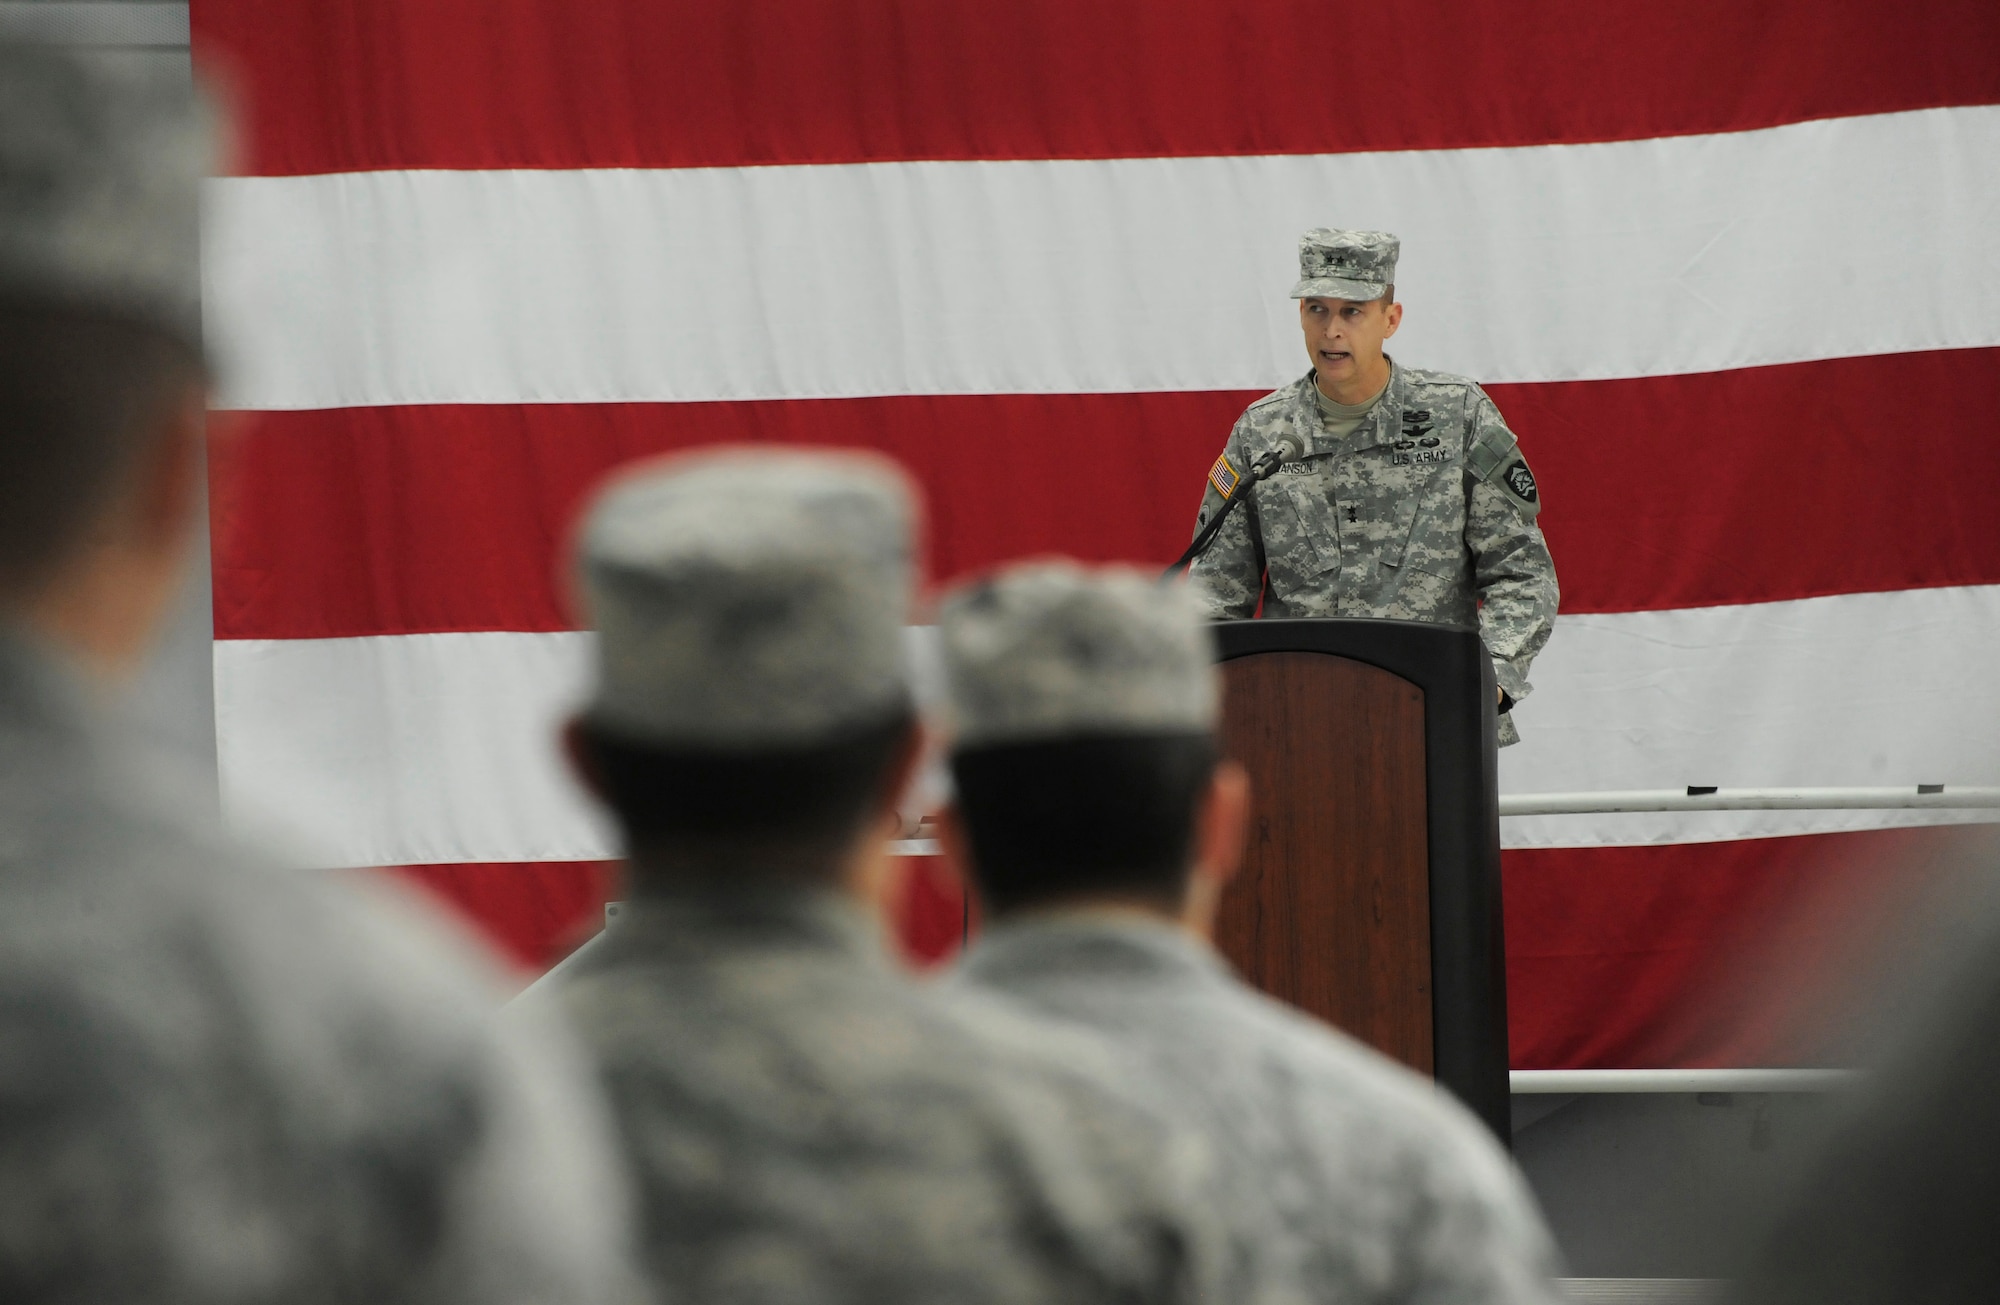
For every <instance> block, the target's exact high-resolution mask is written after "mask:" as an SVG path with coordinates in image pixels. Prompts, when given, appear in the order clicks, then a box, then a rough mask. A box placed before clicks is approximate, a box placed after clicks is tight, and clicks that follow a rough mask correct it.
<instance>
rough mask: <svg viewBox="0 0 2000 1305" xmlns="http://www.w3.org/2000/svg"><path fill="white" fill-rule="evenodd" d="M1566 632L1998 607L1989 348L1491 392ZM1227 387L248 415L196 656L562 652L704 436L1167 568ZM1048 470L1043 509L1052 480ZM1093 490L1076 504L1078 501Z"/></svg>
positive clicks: (1054, 543)
mask: <svg viewBox="0 0 2000 1305" xmlns="http://www.w3.org/2000/svg"><path fill="white" fill-rule="evenodd" d="M1492 393H1493V395H1494V397H1495V399H1496V400H1497V401H1498V402H1499V404H1500V407H1501V410H1502V411H1503V412H1504V413H1505V414H1506V415H1507V417H1508V419H1509V421H1510V422H1511V423H1512V424H1513V426H1514V428H1515V429H1516V431H1518V432H1519V433H1520V435H1521V437H1522V442H1523V446H1524V448H1525V449H1526V451H1527V453H1528V456H1529V458H1530V460H1531V461H1532V463H1533V465H1534V467H1535V472H1536V476H1537V478H1538V480H1539V481H1540V482H1541V487H1542V494H1543V498H1544V501H1545V503H1546V504H1547V511H1546V512H1545V513H1544V514H1543V517H1542V522H1543V525H1544V527H1545V528H1546V530H1547V532H1548V535H1549V540H1550V547H1551V548H1552V549H1553V551H1554V553H1555V556H1556V564H1557V567H1558V570H1559V573H1560V575H1561V578H1562V586H1563V610H1564V611H1566V612H1572V613H1575V612H1602V611H1633V610H1648V609H1656V608H1670V607H1695V606H1707V605H1711V604H1724V603H1744V602H1762V601H1773V600H1779V599H1789V598H1803V597H1811V596H1816V595H1822V594H1835V593H1853V592H1869V591H1879V590H1892V589H1908V588H1921V587H1928V586H1938V585H1959V584H1993V583H2000V531H1995V530H1994V529H1993V528H1992V515H1993V486H1994V485H1995V484H2000V440H1993V439H1978V438H1969V437H1968V436H1967V435H1966V433H1965V432H1966V431H1967V430H1968V429H1970V428H1971V426H1972V425H1974V424H1976V423H1977V422H1979V421H1981V420H1984V418H1982V417H1981V416H1980V415H1979V414H1986V413H1994V412H2000V350H1991V349H1985V350H1964V351H1954V352H1940V353H1927V354H1900V355H1885V356H1881V357H1873V358H1849V359H1839V360H1835V361H1830V362H1816V363H1802V364H1797V365H1792V366H1785V367H1768V368H1754V369H1746V370H1743V371H1733V372H1718V373H1710V374H1706V375H1699V376H1668V377H1651V378H1643V379H1637V380H1620V381H1589V382H1570V383H1563V384H1544V385H1505V386H1494V387H1492ZM1255 397H1256V396H1255V395H1254V394H1248V393H1213V392H1204V393H1185V394H1076V395H1003V396H984V395H981V396H945V397H906V398H882V399H840V400H788V401H772V402H754V403H691V404H546V405H525V406H521V405H491V406H473V405H443V406H435V407H409V408H358V409H340V410H333V411H321V412H290V413H272V414H266V415H264V416H262V417H261V418H260V419H259V422H260V424H259V425H258V426H257V427H256V428H255V429H253V430H252V431H251V432H250V433H248V434H247V435H245V436H243V437H242V438H241V439H240V441H239V442H237V443H235V444H234V445H232V446H225V449H224V451H223V455H222V456H220V457H218V459H217V470H216V483H215V498H214V503H215V506H214V513H215V541H214V550H215V552H214V558H215V621H216V626H215V628H216V634H217V636H218V637H220V638H323V637H337V636H348V635H373V634H409V633H424V632H433V631H445V630H467V631H476V630H554V629H567V628H570V626H571V618H570V617H569V615H568V614H567V613H566V611H565V609H564V604H563V602H562V599H561V591H560V584H559V581H558V578H557V573H558V566H559V557H560V554H561V551H562V545H563V541H564V540H565V538H566V534H567V531H568V529H569V524H570V521H571V519H572V517H573V515H574V513H575V512H576V510H577V507H578V505H579V503H580V502H581V501H582V499H583V497H584V496H585V494H586V493H587V492H588V491H589V489H590V488H591V487H592V486H593V485H595V484H596V483H597V482H598V481H599V480H600V479H601V478H602V477H603V476H604V475H605V474H606V472H607V471H608V470H610V469H611V468H612V467H614V466H616V465H618V464H620V463H622V462H625V461H628V460H630V459H632V458H636V457H640V456H644V455H646V454H651V453H656V452H660V451H663V450H669V449H679V448H686V447H690V446H693V445H698V444H704V443H710V442H715V441H783V442H790V443H805V444H832V445H852V446H859V447H867V448H874V449H880V450H882V451H884V452H887V453H889V454H891V455H892V456H895V457H897V458H899V459H901V460H902V461H903V462H904V463H905V464H907V465H908V466H909V467H910V468H911V469H912V470H913V471H914V472H915V474H916V475H917V477H918V479H919V480H920V481H921V482H922V483H923V485H924V487H925V489H926V490H927V491H928V493H929V496H930V504H931V527H930V534H931V555H932V563H933V572H934V574H937V575H941V576H949V575H953V574H956V573H960V572H963V571H965V570H968V569H971V568H974V567H978V566H983V565H987V564H990V563H992V562H995V561H999V560H1002V559H1006V558H1010V557H1018V556H1023V555H1029V554H1035V553H1042V552H1051V551H1059V552H1067V553H1072V554H1075V555H1078V556H1081V557H1085V558H1092V559H1130V560H1149V561H1158V562H1161V563H1164V562H1166V561H1168V560H1170V559H1171V558H1172V557H1173V556H1174V555H1175V554H1176V553H1177V552H1179V551H1180V549H1181V548H1182V547H1183V546H1184V544H1185V542H1186V540H1187V537H1188V534H1189V532H1190V531H1191V529H1192V527H1193V514H1194V511H1195V508H1196V506H1197V504H1198V503H1199V501H1200V497H1201V493H1202V489H1203V486H1204V480H1203V475H1204V472H1205V471H1206V469H1207V467H1208V465H1209V464H1210V463H1211V462H1212V461H1213V459H1214V457H1215V454H1216V451H1217V449H1218V448H1219V447H1220V446H1221V443H1222V440H1223V437H1224V435H1225V434H1226V432H1227V431H1228V429H1229V426H1230V423H1231V422H1232V421H1233V420H1234V419H1235V417H1236V415H1237V414H1238V412H1240V411H1241V409H1242V407H1243V406H1244V404H1246V403H1247V402H1249V401H1250V400H1251V399H1252V398H1255ZM1050 466H1061V467H1067V468H1070V469H1071V471H1070V472H1068V473H1066V474H1065V475H1063V476H1062V477H1059V478H1058V483H1059V484H1061V485H1063V486H1065V487H1067V488H1066V489H1064V490H1063V491H1062V492H1060V493H1052V492H1051V491H1050V489H1049V485H1050V480H1049V476H1048V474H1047V469H1048V468H1049V467H1050ZM1085 487H1088V488H1085Z"/></svg>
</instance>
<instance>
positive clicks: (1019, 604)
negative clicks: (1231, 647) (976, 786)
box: [938, 561, 1218, 750]
mask: <svg viewBox="0 0 2000 1305" xmlns="http://www.w3.org/2000/svg"><path fill="white" fill-rule="evenodd" d="M938 627H939V635H940V643H941V644H942V646H943V662H944V679H945V717H946V721H947V723H948V725H949V728H950V730H951V733H952V736H953V737H952V746H953V747H954V748H957V749H961V750H963V749H966V748H976V747H982V746H986V745H989V744H1005V743H1032V742H1043V741H1048V740H1054V739H1061V738H1067V737H1071V736H1075V735H1094V736H1103V735H1132V734H1180V733H1187V734H1203V733H1209V732H1212V731H1213V730H1214V729H1215V724H1216V715H1217V710H1218V689H1217V678H1216V670H1215V643H1214V637H1213V635H1211V634H1210V632H1209V626H1208V622H1207V620H1206V618H1205V617H1204V616H1203V613H1202V607H1201V604H1200V602H1199V601H1198V599H1197V597H1196V595H1195V592H1194V590H1193V589H1192V588H1191V587H1190V586H1188V585H1186V584H1165V585H1163V584H1160V583H1159V582H1158V581H1157V580H1156V579H1155V578H1154V577H1153V576H1151V575H1149V574H1147V573H1145V572H1143V571H1138V570H1135V569H1133V568H1130V567H1121V566H1106V567H1084V566H1081V565H1079V564H1077V563H1075V562H1070V561H1041V562H1030V563H1024V564H1022V565H1019V566H1015V567H1011V568H1008V569H1006V570H1003V571H999V572H996V573H994V574H993V575H990V576H988V577H986V578H984V579H982V580H978V581H975V582H973V583H971V584H969V585H966V586H963V587H961V588H958V589H955V590H953V591H951V592H950V593H949V594H947V595H946V596H945V598H944V601H943V602H942V603H941V604H940V607H939V612H938Z"/></svg>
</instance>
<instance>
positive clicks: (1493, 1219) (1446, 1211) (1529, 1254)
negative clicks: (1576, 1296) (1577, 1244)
mask: <svg viewBox="0 0 2000 1305" xmlns="http://www.w3.org/2000/svg"><path fill="white" fill-rule="evenodd" d="M1451 1122H1453V1123H1458V1122H1459V1121H1451ZM1433 1141H1434V1143H1435V1150H1434V1151H1433V1153H1432V1154H1431V1155H1430V1156H1429V1157H1428V1159H1429V1165H1428V1167H1427V1168H1428V1176H1427V1183H1426V1190H1425V1191H1424V1193H1423V1195H1422V1197H1421V1198H1420V1200H1419V1203H1418V1207H1417V1209H1416V1210H1415V1211H1414V1212H1413V1213H1414V1214H1415V1215H1416V1219H1415V1225H1414V1227H1413V1229H1412V1231H1413V1233H1414V1234H1415V1235H1414V1237H1413V1238H1412V1240H1411V1242H1410V1244H1409V1250H1410V1252H1411V1254H1412V1256H1413V1259H1412V1261H1411V1262H1410V1263H1408V1264H1407V1265H1406V1272H1407V1274H1408V1282H1409V1287H1410V1290H1409V1291H1408V1293H1407V1294H1406V1295H1405V1296H1404V1297H1403V1299H1405V1300H1407V1301H1409V1302H1411V1303H1412V1305H1445V1303H1446V1302H1450V1305H1556V1303H1557V1302H1559V1301H1561V1300H1563V1299H1565V1298H1566V1297H1565V1294H1564V1293H1563V1291H1562V1288H1561V1286H1560V1285H1559V1284H1558V1282H1557V1281H1556V1279H1557V1275H1559V1274H1560V1273H1561V1272H1562V1264H1561V1258H1560V1256H1559V1255H1558V1253H1557V1251H1556V1248H1555V1243H1554V1241H1553V1240H1552V1239H1551V1238H1550V1236H1549V1233H1548V1229H1547V1227H1546V1226H1545V1225H1544V1224H1543V1222H1542V1217H1541V1213H1540V1211H1539V1210H1537V1209H1536V1206H1535V1200H1534V1197H1533V1196H1531V1195H1530V1194H1529V1192H1528V1188H1527V1184H1526V1183H1525V1182H1523V1181H1522V1179H1521V1175H1520V1171H1519V1170H1517V1169H1515V1168H1514V1166H1513V1164H1512V1162H1510V1161H1509V1160H1508V1159H1507V1157H1506V1156H1505V1155H1504V1154H1503V1153H1502V1152H1501V1151H1500V1148H1499V1147H1498V1146H1497V1145H1495V1144H1494V1143H1493V1142H1492V1140H1491V1139H1490V1138H1488V1137H1486V1136H1485V1134H1484V1131H1483V1129H1480V1128H1479V1126H1478V1125H1476V1124H1472V1123H1471V1122H1470V1121H1465V1122H1464V1124H1463V1125H1462V1126H1460V1127H1447V1128H1442V1129H1440V1130H1439V1131H1438V1133H1437V1134H1436V1135H1435V1137H1434V1139H1433Z"/></svg>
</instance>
